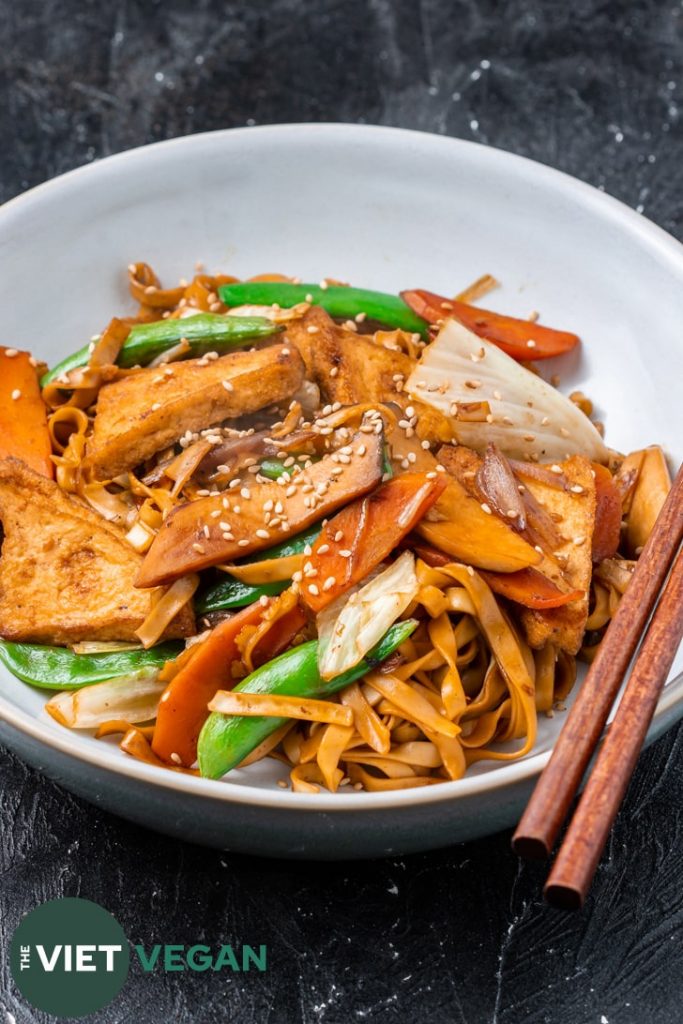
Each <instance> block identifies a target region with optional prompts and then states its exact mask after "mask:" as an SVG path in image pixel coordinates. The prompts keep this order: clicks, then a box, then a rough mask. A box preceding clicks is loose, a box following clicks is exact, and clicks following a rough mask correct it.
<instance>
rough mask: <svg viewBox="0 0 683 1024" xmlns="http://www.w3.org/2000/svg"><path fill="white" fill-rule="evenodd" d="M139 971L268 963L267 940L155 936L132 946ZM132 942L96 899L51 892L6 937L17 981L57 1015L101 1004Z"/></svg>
mask: <svg viewBox="0 0 683 1024" xmlns="http://www.w3.org/2000/svg"><path fill="white" fill-rule="evenodd" d="M133 950H134V952H135V956H136V957H137V962H138V964H139V968H141V970H142V972H143V975H147V974H151V973H153V972H155V971H211V972H217V971H225V970H227V971H232V972H233V973H243V972H248V971H252V970H254V971H260V972H262V971H266V970H267V953H268V951H267V948H266V946H258V947H257V948H254V947H252V946H247V945H243V946H230V945H221V946H219V947H217V948H215V949H212V948H211V947H210V946H206V945H202V944H196V945H193V946H183V945H173V944H166V945H160V944H156V945H154V946H151V947H149V948H148V949H146V948H145V947H144V946H134V947H133ZM130 960H131V947H130V945H129V942H128V939H127V938H126V935H125V933H124V931H123V928H122V927H121V925H120V924H119V923H118V921H117V920H116V919H115V918H114V917H113V916H112V915H111V914H110V913H109V911H107V910H105V909H104V907H100V906H99V905H98V904H97V903H92V902H91V901H90V900H82V899H75V898H67V899H59V900H51V901H50V902H49V903H43V904H41V906H39V907H36V908H35V910H32V911H31V912H30V913H29V914H27V915H26V917H25V918H24V919H23V920H22V921H21V923H20V924H19V926H18V928H17V930H16V931H15V933H14V935H13V937H12V942H11V945H10V968H11V971H12V977H13V978H14V981H15V983H16V986H17V988H18V989H19V991H20V992H21V994H22V995H23V996H24V998H25V999H26V1000H27V1001H28V1002H29V1003H31V1004H32V1005H33V1006H35V1007H36V1008H37V1009H39V1010H45V1012H46V1013H50V1014H52V1015H53V1016H54V1017H71V1018H74V1017H85V1016H87V1015H88V1014H91V1013H95V1012H96V1011H97V1010H101V1009H102V1008H103V1007H104V1006H108V1005H109V1003H111V1001H112V1000H113V999H114V998H115V997H116V996H117V995H118V994H119V992H120V991H121V989H122V988H123V986H124V984H125V982H126V978H127V977H128V971H129V967H130Z"/></svg>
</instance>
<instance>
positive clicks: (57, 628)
mask: <svg viewBox="0 0 683 1024" xmlns="http://www.w3.org/2000/svg"><path fill="white" fill-rule="evenodd" d="M0 523H1V524H2V534H1V536H2V547H1V549H0V636H2V637H3V638H4V639H6V640H15V641H29V642H33V643H45V644H71V643H77V642H78V641H81V640H130V641H135V640H137V637H136V636H135V630H136V629H138V628H139V627H140V625H141V624H142V622H143V621H144V619H145V618H146V616H147V614H148V613H149V611H150V608H151V602H152V595H151V593H150V591H144V590H136V589H135V587H134V586H133V581H134V580H135V577H136V576H137V574H138V572H139V569H140V565H141V564H142V556H141V555H139V554H138V553H137V552H136V551H134V550H133V549H132V548H131V547H130V545H129V544H128V543H127V542H126V541H125V539H124V538H123V535H122V534H121V532H120V531H119V530H118V529H116V527H114V526H112V525H111V524H110V523H107V522H106V521H105V520H103V519H101V518H100V516H98V515H97V514H96V513H95V512H92V511H91V510H90V509H87V508H84V507H83V506H82V505H80V504H78V502H76V501H74V500H73V499H72V498H70V497H69V496H68V495H67V494H65V493H64V491H62V490H61V489H60V488H59V487H58V486H57V484H56V483H54V482H53V481H52V480H48V479H47V478H46V477H43V476H41V475H39V474H38V473H36V472H35V471H34V470H32V469H30V468H29V467H28V466H27V465H26V464H25V463H23V462H21V461H20V460H19V459H14V458H6V459H1V460H0ZM194 632H195V622H194V615H193V613H192V610H191V608H190V607H189V606H186V607H185V608H184V609H183V610H182V611H181V612H180V613H179V614H178V615H177V616H176V618H175V619H174V620H173V622H172V623H171V625H170V626H169V628H168V629H167V631H166V633H165V635H164V638H165V639H170V638H172V637H183V636H192V635H193V634H194Z"/></svg>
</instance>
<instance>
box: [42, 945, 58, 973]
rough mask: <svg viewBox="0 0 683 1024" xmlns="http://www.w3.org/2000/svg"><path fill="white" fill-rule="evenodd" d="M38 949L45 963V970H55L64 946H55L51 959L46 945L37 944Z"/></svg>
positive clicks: (43, 963)
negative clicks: (46, 950)
mask: <svg viewBox="0 0 683 1024" xmlns="http://www.w3.org/2000/svg"><path fill="white" fill-rule="evenodd" d="M36 949H37V951H38V956H39V957H40V962H41V964H42V965H43V970H45V971H48V973H49V972H50V971H54V969H55V967H56V966H57V960H58V959H59V954H60V953H61V951H62V947H61V946H55V948H54V950H53V951H52V956H51V957H50V958H49V959H48V956H47V954H46V952H45V946H36Z"/></svg>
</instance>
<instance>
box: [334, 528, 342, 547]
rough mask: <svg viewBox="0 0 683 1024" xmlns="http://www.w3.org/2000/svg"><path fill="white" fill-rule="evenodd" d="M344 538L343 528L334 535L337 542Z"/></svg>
mask: <svg viewBox="0 0 683 1024" xmlns="http://www.w3.org/2000/svg"><path fill="white" fill-rule="evenodd" d="M343 539H344V531H343V530H337V532H336V533H335V535H334V541H335V543H336V544H338V543H339V541H340V540H343Z"/></svg>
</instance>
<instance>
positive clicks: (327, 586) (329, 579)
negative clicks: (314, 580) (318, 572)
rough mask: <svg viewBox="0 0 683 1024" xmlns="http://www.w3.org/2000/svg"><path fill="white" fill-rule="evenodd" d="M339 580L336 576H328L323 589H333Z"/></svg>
mask: <svg viewBox="0 0 683 1024" xmlns="http://www.w3.org/2000/svg"><path fill="white" fill-rule="evenodd" d="M336 582H337V580H336V579H335V577H334V576H328V577H327V579H326V580H325V582H324V583H323V590H332V587H333V586H334V585H335V584H336Z"/></svg>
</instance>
